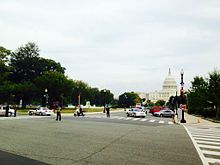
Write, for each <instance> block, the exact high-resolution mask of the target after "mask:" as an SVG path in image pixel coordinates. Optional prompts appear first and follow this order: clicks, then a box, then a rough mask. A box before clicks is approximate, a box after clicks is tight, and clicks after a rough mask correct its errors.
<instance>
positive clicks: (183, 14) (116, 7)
mask: <svg viewBox="0 0 220 165" xmlns="http://www.w3.org/2000/svg"><path fill="white" fill-rule="evenodd" d="M219 7H220V2H219V1H218V0H212V1H207V0H195V1H190V0H186V1H176V0H167V1H164V0H155V1H150V0H139V1H135V0H111V1H107V0H105V1H103V0H94V1H89V0H81V1H71V0H64V1H58V0H53V1H52V0H48V1H43V0H38V1H27V0H21V1H19V2H17V1H14V0H9V1H2V2H1V6H0V15H1V19H0V35H1V38H0V45H2V46H5V47H7V48H9V49H12V50H15V49H16V48H18V47H19V46H21V45H24V44H26V43H27V42H28V41H35V42H36V43H37V44H38V45H39V47H40V49H41V55H42V56H43V57H45V58H51V59H54V60H56V61H59V62H61V64H62V65H63V66H64V67H66V69H67V70H66V73H67V74H68V76H69V77H71V78H76V79H81V80H84V81H86V82H87V83H89V84H91V85H92V86H96V87H100V88H110V90H112V91H114V92H115V93H117V94H120V92H123V91H130V90H137V91H140V92H147V91H154V90H159V89H161V87H162V83H163V80H164V78H165V76H166V75H167V72H168V68H169V67H171V68H172V71H173V75H174V77H175V78H176V79H179V71H180V70H181V69H182V68H184V70H185V71H186V75H185V78H186V81H187V82H190V80H191V79H192V78H193V76H195V75H197V74H206V73H208V72H209V71H212V70H213V69H214V67H217V68H220V65H219V64H218V61H219V58H220V57H219V45H220V39H219V35H220V30H219V26H220V11H219Z"/></svg>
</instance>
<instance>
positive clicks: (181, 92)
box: [180, 69, 186, 123]
mask: <svg viewBox="0 0 220 165" xmlns="http://www.w3.org/2000/svg"><path fill="white" fill-rule="evenodd" d="M180 74H181V82H180V84H181V90H180V98H181V103H183V97H184V96H183V95H184V91H183V86H184V82H183V74H184V71H183V69H182V70H181V72H180ZM180 122H181V123H186V120H185V119H184V110H183V109H182V119H181V121H180Z"/></svg>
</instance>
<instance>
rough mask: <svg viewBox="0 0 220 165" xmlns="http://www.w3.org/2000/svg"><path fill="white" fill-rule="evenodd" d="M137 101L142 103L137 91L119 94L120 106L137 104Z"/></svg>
mask: <svg viewBox="0 0 220 165" xmlns="http://www.w3.org/2000/svg"><path fill="white" fill-rule="evenodd" d="M137 103H141V98H140V97H139V96H138V94H137V93H134V92H125V93H123V94H122V95H120V96H119V100H118V105H119V107H123V108H124V107H130V106H135V105H136V104H137Z"/></svg>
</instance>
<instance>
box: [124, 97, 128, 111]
mask: <svg viewBox="0 0 220 165" xmlns="http://www.w3.org/2000/svg"><path fill="white" fill-rule="evenodd" d="M124 97H125V100H124V101H125V102H124V105H125V107H124V111H126V107H127V98H128V96H127V95H126V94H125V95H124Z"/></svg>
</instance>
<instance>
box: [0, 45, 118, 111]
mask: <svg viewBox="0 0 220 165" xmlns="http://www.w3.org/2000/svg"><path fill="white" fill-rule="evenodd" d="M65 70H66V69H65V68H64V67H62V66H61V64H60V63H59V62H56V61H54V60H52V59H45V58H42V57H40V50H39V47H38V46H37V45H36V44H35V43H34V42H28V43H27V44H25V45H24V46H21V47H19V48H18V49H17V50H15V51H11V50H9V49H7V48H4V47H3V46H0V104H5V103H8V104H19V102H20V100H22V106H23V107H25V106H26V105H27V104H38V105H39V104H42V105H43V104H46V97H45V96H46V95H47V96H49V97H48V103H49V104H50V106H52V104H53V103H54V102H59V103H61V104H63V105H67V104H73V105H77V104H78V103H79V102H78V100H79V96H80V103H81V104H85V103H86V101H90V103H91V105H97V106H103V105H104V104H112V103H114V95H113V94H112V93H111V91H110V90H108V89H101V90H100V89H98V88H92V87H90V86H89V85H88V84H87V83H85V82H83V81H82V80H73V79H70V78H68V77H67V76H66V75H65Z"/></svg>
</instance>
